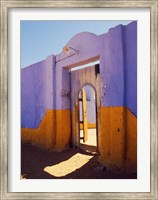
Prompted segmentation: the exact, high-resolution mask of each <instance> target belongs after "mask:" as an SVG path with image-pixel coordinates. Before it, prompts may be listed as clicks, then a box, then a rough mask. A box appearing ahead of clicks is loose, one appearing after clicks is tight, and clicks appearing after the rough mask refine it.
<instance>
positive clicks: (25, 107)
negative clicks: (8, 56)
mask: <svg viewBox="0 0 158 200" xmlns="http://www.w3.org/2000/svg"><path fill="white" fill-rule="evenodd" d="M54 58H55V57H54V56H53V55H52V56H49V57H48V58H47V59H46V60H44V61H41V62H38V63H36V64H34V65H31V66H29V67H26V68H24V69H22V70H21V127H23V128H37V127H38V126H39V124H40V122H41V121H42V119H43V117H44V115H45V112H46V110H47V109H55V108H54V98H53V95H54V93H53V92H54V90H53V67H54Z"/></svg>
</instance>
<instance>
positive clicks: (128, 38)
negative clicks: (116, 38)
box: [124, 22, 137, 116]
mask: <svg viewBox="0 0 158 200" xmlns="http://www.w3.org/2000/svg"><path fill="white" fill-rule="evenodd" d="M124 54H125V56H124V57H125V91H126V92H125V95H126V96H125V98H126V99H125V100H126V106H127V107H128V108H129V109H130V111H131V112H132V113H133V114H134V115H135V116H137V23H136V22H133V23H131V24H129V25H128V26H125V27H124Z"/></svg>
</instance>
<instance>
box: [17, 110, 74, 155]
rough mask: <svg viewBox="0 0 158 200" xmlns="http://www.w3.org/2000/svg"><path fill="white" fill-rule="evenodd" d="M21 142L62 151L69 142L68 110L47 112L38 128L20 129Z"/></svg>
mask: <svg viewBox="0 0 158 200" xmlns="http://www.w3.org/2000/svg"><path fill="white" fill-rule="evenodd" d="M21 139H22V142H30V143H32V144H34V145H36V146H39V147H43V148H47V149H50V150H55V151H62V150H63V149H65V148H67V147H68V146H69V141H70V110H47V111H46V114H45V116H44V118H43V120H42V121H41V123H40V125H39V127H38V128H35V129H33V128H22V129H21Z"/></svg>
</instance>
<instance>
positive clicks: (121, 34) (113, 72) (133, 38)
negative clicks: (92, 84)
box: [21, 22, 137, 128]
mask: <svg viewBox="0 0 158 200" xmlns="http://www.w3.org/2000/svg"><path fill="white" fill-rule="evenodd" d="M67 46H70V47H73V48H75V49H77V50H79V54H77V53H76V52H74V51H72V52H71V53H70V54H69V55H66V54H64V53H63V52H62V53H60V54H59V55H56V57H55V56H54V55H51V56H49V57H48V58H47V59H46V60H44V61H41V62H39V63H36V64H33V65H31V66H29V67H26V68H24V69H22V70H21V127H23V128H24V127H27V128H37V127H38V126H39V124H40V122H41V120H42V119H43V117H44V115H45V112H46V110H48V109H54V110H62V109H63V110H64V109H70V106H71V105H70V91H71V88H70V75H69V70H68V69H64V67H65V66H68V65H70V64H74V63H78V62H80V61H83V60H87V59H90V58H93V57H95V56H100V74H101V79H102V82H103V86H102V87H103V88H102V94H101V106H127V107H128V108H129V109H130V110H131V112H133V113H134V114H135V115H137V76H136V74H137V22H132V23H131V24H129V25H127V26H122V25H119V26H117V27H114V28H112V29H110V30H109V32H108V33H105V34H103V35H100V36H96V35H94V34H92V33H87V32H84V33H79V34H77V35H75V36H74V37H73V38H72V39H71V40H70V41H69V42H68V43H67ZM72 98H74V97H73V95H72ZM72 102H73V101H72ZM72 107H74V106H73V105H72Z"/></svg>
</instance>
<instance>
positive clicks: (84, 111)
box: [81, 88, 88, 142]
mask: <svg viewBox="0 0 158 200" xmlns="http://www.w3.org/2000/svg"><path fill="white" fill-rule="evenodd" d="M81 93H82V115H83V116H82V117H83V142H86V141H87V140H88V130H87V101H86V92H85V90H84V89H83V88H82V92H81Z"/></svg>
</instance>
